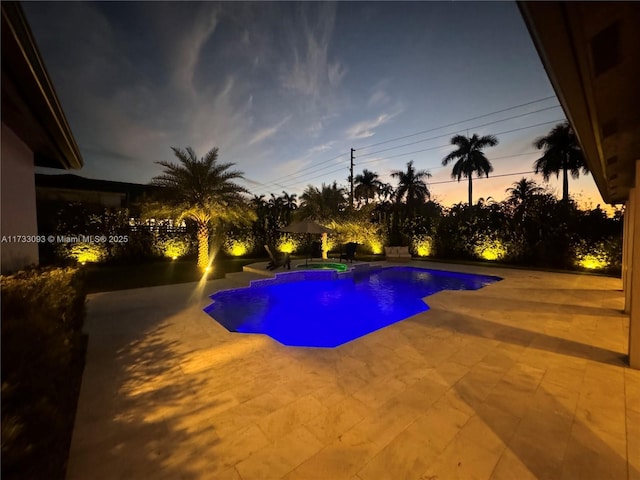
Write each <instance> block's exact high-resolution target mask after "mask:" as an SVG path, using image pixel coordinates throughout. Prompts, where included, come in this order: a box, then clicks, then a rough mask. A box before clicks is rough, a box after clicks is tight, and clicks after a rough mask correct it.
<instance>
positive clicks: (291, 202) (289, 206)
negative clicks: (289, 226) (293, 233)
mask: <svg viewBox="0 0 640 480" xmlns="http://www.w3.org/2000/svg"><path fill="white" fill-rule="evenodd" d="M280 198H282V207H283V208H284V210H285V220H286V221H287V222H290V221H291V214H292V213H293V212H294V211H295V210H297V209H298V196H297V195H296V194H295V193H292V194H288V193H287V192H285V191H284V190H283V191H282V197H280Z"/></svg>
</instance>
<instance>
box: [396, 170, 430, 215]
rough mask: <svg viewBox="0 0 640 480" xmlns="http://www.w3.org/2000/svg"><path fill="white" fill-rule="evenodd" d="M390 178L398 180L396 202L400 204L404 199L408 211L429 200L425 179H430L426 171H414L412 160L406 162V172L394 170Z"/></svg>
mask: <svg viewBox="0 0 640 480" xmlns="http://www.w3.org/2000/svg"><path fill="white" fill-rule="evenodd" d="M391 176H392V177H394V178H397V179H398V187H397V188H396V202H397V203H400V202H402V200H403V199H404V198H406V204H407V207H408V208H409V210H410V211H411V210H414V209H415V207H416V206H417V205H421V204H423V203H424V202H425V200H426V199H428V198H431V192H430V191H429V187H428V186H427V183H426V182H425V179H427V178H431V173H429V171H428V170H416V169H415V168H414V166H413V160H411V161H409V162H407V171H406V172H405V171H404V170H394V171H393V172H391Z"/></svg>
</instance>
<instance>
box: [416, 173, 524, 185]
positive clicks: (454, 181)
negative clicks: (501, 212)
mask: <svg viewBox="0 0 640 480" xmlns="http://www.w3.org/2000/svg"><path fill="white" fill-rule="evenodd" d="M529 173H536V172H535V170H531V171H528V172H514V173H503V174H502V175H492V176H491V177H477V178H474V180H488V179H489V178H500V177H513V176H514V175H527V174H529ZM465 178H466V177H465ZM458 182H460V180H443V181H441V182H429V184H428V185H429V186H431V185H441V184H443V183H458Z"/></svg>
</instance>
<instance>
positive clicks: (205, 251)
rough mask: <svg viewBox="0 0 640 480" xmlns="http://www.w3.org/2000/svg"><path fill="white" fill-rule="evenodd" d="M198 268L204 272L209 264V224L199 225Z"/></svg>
mask: <svg viewBox="0 0 640 480" xmlns="http://www.w3.org/2000/svg"><path fill="white" fill-rule="evenodd" d="M197 235H198V268H199V269H200V271H202V272H204V271H205V270H206V268H207V267H208V266H209V226H208V225H207V224H206V223H201V224H199V225H198V234H197Z"/></svg>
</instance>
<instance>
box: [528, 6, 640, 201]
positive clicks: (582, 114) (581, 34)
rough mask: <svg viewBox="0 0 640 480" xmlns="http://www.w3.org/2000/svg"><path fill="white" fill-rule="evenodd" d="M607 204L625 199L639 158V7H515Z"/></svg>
mask: <svg viewBox="0 0 640 480" xmlns="http://www.w3.org/2000/svg"><path fill="white" fill-rule="evenodd" d="M518 7H519V8H520V12H521V14H522V17H523V18H524V21H525V23H526V25H527V28H528V29H529V33H530V35H531V38H532V39H533V42H534V44H535V47H536V49H537V50H538V54H539V56H540V59H541V60H542V64H543V65H544V68H545V69H546V71H547V75H548V76H549V80H550V81H551V84H552V85H553V88H554V90H555V92H556V95H557V97H558V100H559V101H560V103H561V105H562V108H563V109H564V112H565V114H566V116H567V118H568V120H569V123H570V124H571V126H572V128H573V130H574V132H575V133H576V136H577V137H578V141H579V142H580V146H581V147H582V150H583V151H584V153H585V156H586V160H587V164H588V167H589V170H590V172H591V174H592V175H593V177H594V180H595V182H596V185H597V186H598V189H599V191H600V194H601V195H602V198H603V200H604V201H605V202H607V203H611V204H615V203H621V202H624V201H625V200H626V199H627V198H628V196H629V189H630V188H632V187H633V186H634V178H635V164H636V160H637V159H640V88H639V87H638V85H639V84H640V36H639V35H638V25H640V5H639V4H638V3H635V2H538V1H533V2H518Z"/></svg>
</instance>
